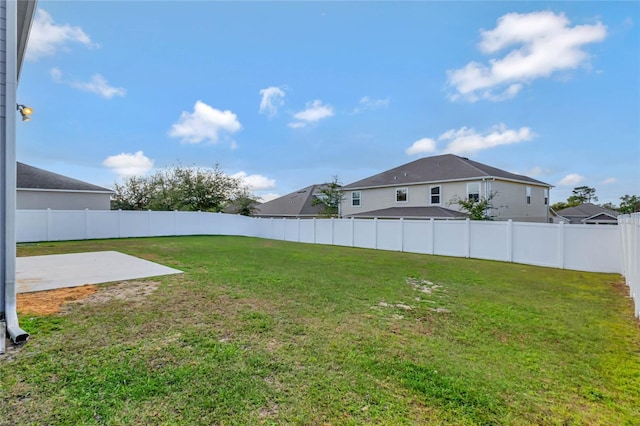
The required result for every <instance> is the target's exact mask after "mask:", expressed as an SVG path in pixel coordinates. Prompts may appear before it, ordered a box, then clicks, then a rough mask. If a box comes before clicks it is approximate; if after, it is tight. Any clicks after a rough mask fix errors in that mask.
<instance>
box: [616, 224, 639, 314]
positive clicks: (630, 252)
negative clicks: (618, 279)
mask: <svg viewBox="0 0 640 426" xmlns="http://www.w3.org/2000/svg"><path fill="white" fill-rule="evenodd" d="M618 224H619V226H620V229H621V232H620V234H621V243H622V259H623V272H622V273H623V275H624V278H625V282H626V283H627V286H629V295H630V296H631V297H632V298H633V300H634V303H635V306H634V311H635V314H636V317H638V318H640V213H634V214H630V215H623V216H619V217H618Z"/></svg>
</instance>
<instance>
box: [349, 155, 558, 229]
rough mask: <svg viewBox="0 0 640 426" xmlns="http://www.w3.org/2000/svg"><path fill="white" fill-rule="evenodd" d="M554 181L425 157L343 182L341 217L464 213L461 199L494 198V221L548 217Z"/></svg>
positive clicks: (448, 158) (468, 162) (442, 157)
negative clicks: (362, 177) (359, 178)
mask: <svg viewBox="0 0 640 426" xmlns="http://www.w3.org/2000/svg"><path fill="white" fill-rule="evenodd" d="M551 188H552V186H551V185H549V184H547V183H544V182H541V181H539V180H536V179H532V178H530V177H527V176H522V175H518V174H515V173H510V172H507V171H505V170H501V169H498V168H495V167H491V166H488V165H486V164H482V163H478V162H476V161H472V160H469V159H468V158H464V157H459V156H457V155H452V154H445V155H438V156H435V157H427V158H421V159H418V160H415V161H412V162H410V163H407V164H403V165H401V166H399V167H395V168H393V169H391V170H387V171H385V172H382V173H378V174H377V175H374V176H371V177H368V178H365V179H362V180H359V181H357V182H354V183H351V184H349V185H345V186H344V187H343V188H342V189H343V190H344V198H343V200H342V204H341V210H340V212H341V215H342V217H378V218H399V217H403V218H407V219H409V218H420V219H428V218H436V219H460V218H464V217H465V215H464V211H463V209H462V208H461V207H460V205H459V204H456V203H455V201H456V200H458V199H467V200H468V199H476V200H481V199H485V198H491V206H492V207H491V209H490V210H489V211H488V212H487V213H488V215H489V216H491V217H492V218H493V219H495V220H508V219H513V220H514V221H522V222H548V221H549V190H550V189H551Z"/></svg>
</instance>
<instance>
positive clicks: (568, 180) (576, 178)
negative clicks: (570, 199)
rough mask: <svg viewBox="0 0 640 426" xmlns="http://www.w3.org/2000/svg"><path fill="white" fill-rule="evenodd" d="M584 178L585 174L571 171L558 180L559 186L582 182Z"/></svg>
mask: <svg viewBox="0 0 640 426" xmlns="http://www.w3.org/2000/svg"><path fill="white" fill-rule="evenodd" d="M583 180H584V176H582V175H579V174H577V173H570V174H568V175H566V176H565V177H563V178H562V179H560V182H558V186H575V185H577V184H579V183H581V182H582V181H583Z"/></svg>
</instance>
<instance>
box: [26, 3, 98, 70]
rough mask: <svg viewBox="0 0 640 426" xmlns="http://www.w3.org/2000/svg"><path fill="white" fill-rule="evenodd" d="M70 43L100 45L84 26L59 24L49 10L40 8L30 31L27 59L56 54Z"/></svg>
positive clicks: (87, 45)
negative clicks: (85, 30)
mask: <svg viewBox="0 0 640 426" xmlns="http://www.w3.org/2000/svg"><path fill="white" fill-rule="evenodd" d="M70 43H80V44H83V45H85V46H86V47H88V48H94V47H98V45H97V44H95V43H93V42H92V41H91V37H89V36H88V35H87V33H85V32H84V31H83V30H82V28H80V27H72V26H70V25H57V24H56V23H55V22H54V21H53V18H52V17H51V15H49V13H48V12H46V11H45V10H43V9H38V11H37V13H36V16H35V18H34V20H33V23H32V25H31V32H30V33H29V43H28V44H27V52H26V59H27V60H29V61H37V60H38V59H40V58H41V57H43V56H52V55H55V54H56V52H57V51H58V50H68V47H67V45H68V44H70Z"/></svg>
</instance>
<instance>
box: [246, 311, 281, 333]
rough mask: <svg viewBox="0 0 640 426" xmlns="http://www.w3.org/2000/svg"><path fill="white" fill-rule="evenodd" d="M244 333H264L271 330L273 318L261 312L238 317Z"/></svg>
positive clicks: (247, 313)
mask: <svg viewBox="0 0 640 426" xmlns="http://www.w3.org/2000/svg"><path fill="white" fill-rule="evenodd" d="M240 320H241V321H242V322H243V324H244V326H243V329H244V330H245V331H249V332H254V333H265V332H268V331H271V330H273V328H274V326H275V321H274V320H273V318H272V317H271V316H270V315H268V314H265V313H263V312H257V311H251V312H246V313H244V314H242V315H241V316H240Z"/></svg>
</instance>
